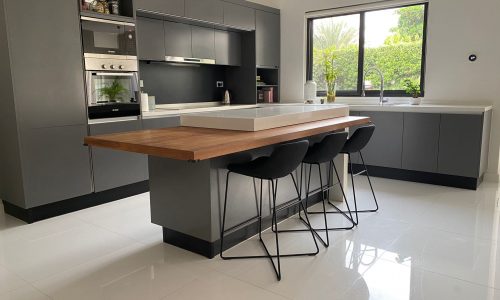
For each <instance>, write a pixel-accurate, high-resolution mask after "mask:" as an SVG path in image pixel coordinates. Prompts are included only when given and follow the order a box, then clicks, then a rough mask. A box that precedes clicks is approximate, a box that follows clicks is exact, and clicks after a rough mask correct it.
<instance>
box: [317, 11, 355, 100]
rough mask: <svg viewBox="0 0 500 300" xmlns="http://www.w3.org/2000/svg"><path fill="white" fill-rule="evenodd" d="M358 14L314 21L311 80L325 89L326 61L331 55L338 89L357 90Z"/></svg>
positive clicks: (321, 88)
mask: <svg viewBox="0 0 500 300" xmlns="http://www.w3.org/2000/svg"><path fill="white" fill-rule="evenodd" d="M359 20H360V16H359V14H355V15H347V16H339V17H331V18H323V19H316V20H314V21H313V25H312V26H313V32H314V37H313V52H314V53H313V59H314V63H313V80H314V81H316V83H317V85H318V90H323V91H325V90H326V80H325V71H324V67H325V59H328V56H329V54H330V55H331V54H333V57H334V65H335V68H336V69H337V70H338V71H337V73H338V74H337V84H336V85H337V86H336V88H337V90H356V89H357V85H358V82H357V81H358V56H359Z"/></svg>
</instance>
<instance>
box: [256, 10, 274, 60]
mask: <svg viewBox="0 0 500 300" xmlns="http://www.w3.org/2000/svg"><path fill="white" fill-rule="evenodd" d="M255 20H256V22H255V26H256V27H255V46H256V60H257V66H260V67H272V68H278V67H279V65H280V16H279V15H277V14H273V13H269V12H265V11H261V10H256V13H255Z"/></svg>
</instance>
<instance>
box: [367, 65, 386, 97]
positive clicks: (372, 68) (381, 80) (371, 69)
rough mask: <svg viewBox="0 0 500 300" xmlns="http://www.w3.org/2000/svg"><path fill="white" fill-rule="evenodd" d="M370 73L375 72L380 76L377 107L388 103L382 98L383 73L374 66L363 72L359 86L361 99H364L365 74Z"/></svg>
mask: <svg viewBox="0 0 500 300" xmlns="http://www.w3.org/2000/svg"><path fill="white" fill-rule="evenodd" d="M370 71H375V72H377V73H378V75H380V100H379V105H384V103H387V102H389V100H388V99H387V98H384V73H382V71H381V70H380V69H379V68H377V67H376V66H372V67H370V68H368V69H367V70H366V71H365V74H363V82H362V84H361V97H366V91H365V90H366V87H365V79H366V74H368V73H369V72H370Z"/></svg>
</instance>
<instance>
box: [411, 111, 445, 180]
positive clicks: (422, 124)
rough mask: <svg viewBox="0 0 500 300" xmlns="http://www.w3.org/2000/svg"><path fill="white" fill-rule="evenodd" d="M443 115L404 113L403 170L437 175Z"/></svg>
mask: <svg viewBox="0 0 500 300" xmlns="http://www.w3.org/2000/svg"><path fill="white" fill-rule="evenodd" d="M440 119H441V115H439V114H426V113H404V132H403V151H402V155H403V157H402V168H403V169H405V170H413V171H422V172H431V173H436V172H437V169H438V152H439V125H440Z"/></svg>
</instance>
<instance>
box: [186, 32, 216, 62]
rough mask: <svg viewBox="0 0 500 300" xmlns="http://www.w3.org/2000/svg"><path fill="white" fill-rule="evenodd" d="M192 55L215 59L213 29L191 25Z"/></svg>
mask: <svg viewBox="0 0 500 300" xmlns="http://www.w3.org/2000/svg"><path fill="white" fill-rule="evenodd" d="M191 41H192V46H191V47H192V56H191V57H195V58H205V59H206V58H209V59H215V35H214V29H212V28H205V27H198V26H191Z"/></svg>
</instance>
